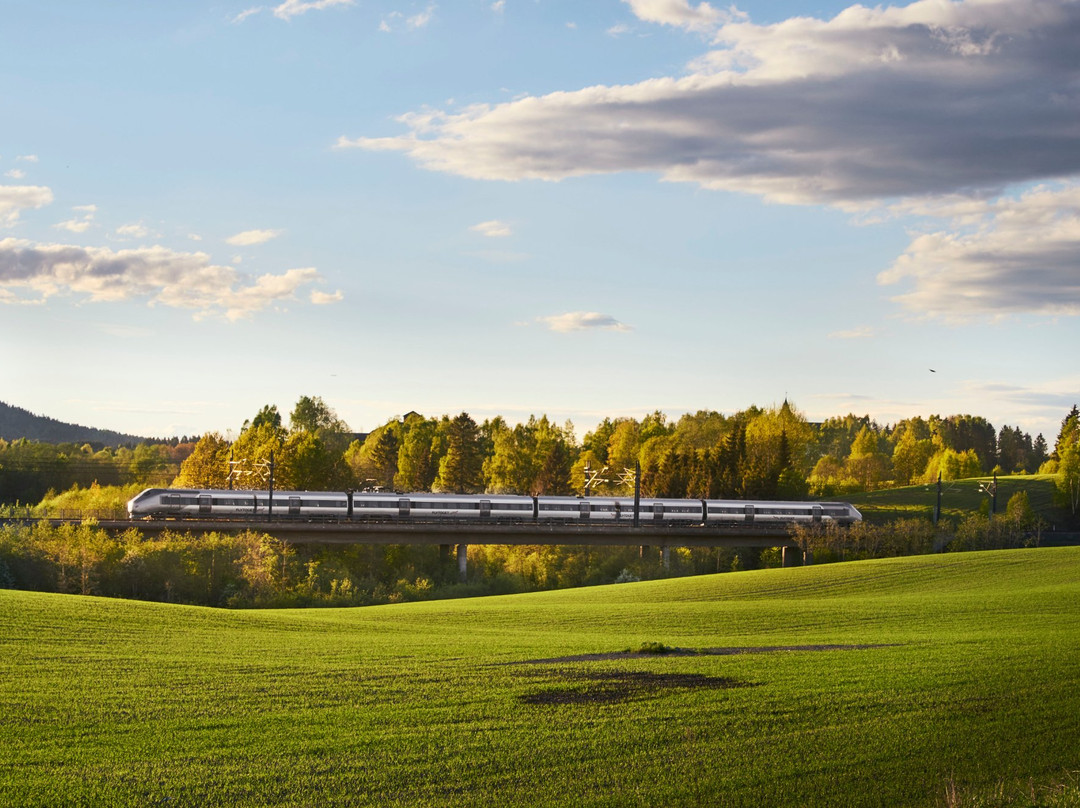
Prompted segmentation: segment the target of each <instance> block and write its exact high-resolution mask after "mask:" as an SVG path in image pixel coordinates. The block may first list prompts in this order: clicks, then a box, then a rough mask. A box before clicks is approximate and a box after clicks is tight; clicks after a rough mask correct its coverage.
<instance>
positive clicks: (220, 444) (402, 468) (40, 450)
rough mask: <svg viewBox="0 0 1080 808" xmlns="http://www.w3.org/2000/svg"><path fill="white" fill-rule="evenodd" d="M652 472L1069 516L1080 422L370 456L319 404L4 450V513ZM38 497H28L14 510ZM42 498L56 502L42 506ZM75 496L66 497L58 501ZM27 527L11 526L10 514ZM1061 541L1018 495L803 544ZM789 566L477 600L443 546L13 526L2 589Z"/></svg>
mask: <svg viewBox="0 0 1080 808" xmlns="http://www.w3.org/2000/svg"><path fill="white" fill-rule="evenodd" d="M638 465H640V469H641V478H640V481H641V489H642V494H643V495H645V496H671V497H693V498H697V497H753V498H800V497H815V498H825V497H838V498H842V497H843V496H844V495H845V494H848V493H854V492H861V491H867V490H874V489H878V488H883V487H887V486H891V485H903V484H910V483H913V482H928V481H932V480H936V479H937V476H938V474H939V473H940V474H941V475H942V477H943V479H946V480H951V479H959V478H962V477H969V476H981V475H984V474H987V473H989V472H991V471H995V470H997V471H998V472H1007V473H1031V472H1042V473H1044V474H1055V475H1056V479H1057V481H1058V490H1059V494H1060V496H1061V500H1062V504H1065V505H1068V506H1070V507H1071V509H1072V512H1073V513H1074V514H1075V513H1076V509H1077V505H1078V504H1080V411H1078V410H1077V408H1076V407H1074V408H1073V409H1072V411H1071V412H1069V413H1068V414H1067V415H1066V416H1065V418H1064V419H1063V421H1062V425H1061V430H1060V432H1059V434H1058V436H1057V439H1056V440H1055V442H1054V446H1053V448H1052V449H1051V448H1050V447H1049V446H1047V444H1046V441H1045V440H1044V439H1043V437H1042V436H1041V435H1039V436H1036V438H1035V439H1032V438H1031V437H1030V436H1029V435H1028V434H1026V433H1023V432H1022V431H1021V430H1020V429H1018V428H1015V427H1008V426H1006V427H1002V428H1001V429H1000V430H995V429H994V427H993V426H992V425H990V424H989V423H988V422H987V421H985V420H984V419H982V418H979V417H976V416H968V415H958V416H949V417H945V418H942V417H938V416H930V417H929V418H925V419H923V418H911V419H907V420H905V421H901V422H899V423H897V424H894V425H888V426H881V425H879V424H876V423H875V422H874V421H872V420H871V419H869V418H868V417H866V416H862V417H858V416H854V415H848V416H844V417H837V418H832V419H829V420H826V421H824V422H822V423H811V422H809V421H808V420H807V419H806V418H805V417H804V416H803V415H802V414H801V413H799V412H798V411H797V410H796V409H795V408H794V407H792V406H791V405H790V404H789V403H787V402H785V403H784V404H782V405H781V406H779V407H773V408H769V409H761V408H756V407H754V408H750V409H748V410H744V411H742V412H739V413H736V414H734V415H730V416H725V415H721V414H719V413H716V412H708V411H703V412H698V413H694V414H688V415H684V416H682V417H681V418H679V419H678V420H677V421H674V422H672V421H669V420H668V419H667V418H666V417H665V416H664V415H663V414H662V413H659V412H655V413H652V414H651V415H648V416H646V417H645V418H643V419H641V420H636V419H630V418H620V419H605V420H604V421H603V422H601V423H600V424H599V425H598V426H597V428H596V429H594V430H592V431H590V432H589V433H588V434H586V435H585V437H584V438H583V439H582V440H581V441H580V442H579V441H578V440H577V439H576V437H575V433H574V429H573V426H572V425H571V424H569V423H567V424H563V425H558V424H555V423H552V422H551V421H550V420H549V419H548V418H547V417H545V416H541V417H539V418H535V417H534V418H530V419H529V420H528V421H527V422H525V423H521V424H515V425H510V424H508V423H507V422H506V421H505V420H503V419H502V418H493V419H489V420H486V421H483V422H482V423H477V422H476V421H475V420H474V419H473V418H472V417H471V416H469V415H468V414H467V413H461V414H459V415H457V416H455V417H449V416H442V417H441V418H429V417H425V416H423V415H420V414H418V413H409V414H408V415H406V416H404V417H401V418H393V419H390V420H389V421H388V422H387V423H385V424H383V425H381V426H380V427H378V428H377V429H375V430H374V431H372V432H371V433H370V434H368V435H366V436H363V438H362V439H360V438H358V437H357V436H356V435H355V434H354V433H353V432H352V431H351V430H350V429H349V427H348V426H347V425H346V424H345V423H344V422H343V421H342V420H341V419H340V418H339V417H338V416H337V414H336V413H335V412H334V411H333V410H332V409H331V408H329V407H328V406H327V405H326V404H325V403H324V402H323V401H322V400H321V399H319V398H309V397H303V398H301V399H300V401H299V402H298V403H297V405H296V407H295V408H294V409H293V410H292V412H291V413H290V416H289V419H288V423H287V424H286V422H285V420H284V419H283V418H282V416H281V414H280V412H279V411H278V409H277V408H276V407H275V406H266V407H263V408H262V409H261V410H260V411H259V412H258V413H256V415H255V416H254V417H253V418H252V419H251V420H249V421H247V422H245V423H244V424H243V425H242V427H241V428H240V430H239V432H238V433H237V434H236V437H235V439H232V440H229V439H226V438H225V437H223V436H222V435H220V434H218V433H210V434H207V435H204V436H203V437H202V438H200V439H199V440H198V441H192V442H186V443H179V444H140V445H138V446H136V447H134V448H126V447H122V448H118V449H98V450H95V449H94V448H92V447H91V446H89V445H83V446H77V445H73V444H66V445H65V444H57V445H54V444H42V443H36V442H33V441H27V440H16V441H11V442H5V441H0V486H2V489H0V490H2V491H3V498H4V500H5V501H7V502H9V503H10V502H14V501H16V500H19V501H21V502H23V503H33V502H38V501H39V500H40V505H39V506H38V508H39V512H43V511H52V512H55V511H56V510H61V509H62V510H65V511H67V512H68V513H83V514H86V513H89V512H93V511H102V510H106V511H113V512H115V511H116V510H118V509H121V508H122V507H123V503H124V502H125V501H126V499H127V498H129V497H131V496H133V495H134V494H135V493H137V492H138V490H139V489H140V488H143V487H147V486H158V485H160V486H167V485H174V486H192V487H214V488H228V487H230V486H233V487H235V488H240V489H242V488H265V487H266V486H267V485H268V483H269V479H270V474H271V473H272V474H273V479H274V484H275V486H276V487H277V488H278V489H279V490H281V489H300V490H304V489H306V490H324V489H331V490H343V489H347V488H352V489H355V490H364V489H368V490H374V489H393V490H399V491H447V492H449V491H453V492H480V491H487V492H491V493H524V494H578V493H583V492H584V489H585V484H586V479H587V474H588V479H589V482H590V486H591V492H592V493H597V494H630V493H632V490H633V488H632V486H633V469H634V468H635V467H636V466H638ZM18 492H22V493H18ZM46 492H49V493H48V496H45V494H46ZM58 492H59V493H58ZM10 510H11V509H10V508H9V511H10ZM1045 527H1046V525H1045V523H1043V522H1042V520H1041V519H1040V518H1039V517H1038V515H1036V514H1034V513H1032V510H1031V507H1030V504H1029V503H1028V500H1027V494H1026V493H1024V492H1018V493H1017V494H1016V495H1015V496H1013V497H1012V498H1011V499H1010V500H1009V502H1008V505H1007V507H1006V509H1005V513H1004V515H999V516H998V517H997V518H994V519H992V520H991V519H988V518H987V516H986V515H985V514H979V513H972V514H970V515H969V516H968V517H966V518H964V519H961V520H960V521H958V522H956V523H952V522H949V521H947V520H945V521H943V522H941V523H940V524H938V525H934V524H932V523H931V521H930V520H929V519H899V520H894V521H891V522H889V523H887V524H870V523H868V522H863V523H861V524H857V525H854V526H852V527H851V528H850V529H846V530H840V529H837V528H836V527H835V526H829V525H826V526H821V527H816V528H813V527H810V528H807V527H802V528H796V529H794V531H793V539H794V540H795V541H796V542H797V543H798V544H799V545H800V546H801V548H802V549H803V550H804V551H806V552H808V553H809V554H812V555H813V556H814V557H815V561H816V562H827V561H834V560H852V559H858V558H875V557H882V556H892V555H907V554H912V553H926V552H937V551H943V550H968V549H991V548H1002V547H1015V546H1027V545H1032V544H1038V543H1039V541H1040V535H1041V531H1042V530H1043V529H1045ZM779 564H780V551H779V550H778V549H776V548H773V549H766V550H760V549H758V550H754V549H726V548H724V549H711V548H682V549H672V550H671V552H670V558H669V564H668V565H666V566H665V565H664V564H663V563H662V562H661V558H660V554H659V552H658V551H657V550H656V549H655V548H653V549H652V550H651V551H649V552H645V553H642V552H639V548H636V547H603V548H596V547H593V548H588V547H573V546H531V547H486V546H470V547H469V548H468V566H469V582H468V583H464V584H463V583H460V582H459V581H458V579H457V568H456V564H454V563H453V561H452V560H451V559H447V558H446V557H444V556H443V555H441V553H440V549H439V548H438V547H407V546H405V547H403V546H367V545H355V546H350V547H333V548H328V547H322V548H320V547H305V546H301V547H294V546H291V545H289V544H288V543H286V542H281V541H278V540H276V539H274V538H272V537H270V536H268V535H266V534H262V533H257V532H248V533H243V534H240V535H227V534H217V533H211V534H207V535H202V534H198V535H196V534H187V533H179V532H177V533H166V534H164V535H163V536H161V537H159V538H153V539H151V538H147V537H145V536H143V535H142V534H141V532H140V531H139V530H138V527H137V525H133V527H132V529H131V530H129V531H127V532H125V533H123V534H122V535H110V534H108V533H106V532H105V531H103V530H101V529H99V528H97V527H96V526H95V524H94V522H93V520H92V519H90V520H88V521H86V522H84V523H83V524H81V525H66V526H63V527H49V526H48V525H44V524H37V525H29V524H19V523H9V524H7V525H4V526H3V527H0V588H3V587H16V588H22V589H38V590H43V591H54V592H69V593H81V594H93V595H108V596H116V597H133V598H144V599H150V600H162V601H170V602H183V603H196V604H205V605H214V606H306V605H364V604H373V603H388V602H395V601H401V600H416V599H424V598H431V597H449V596H455V595H477V594H491V593H510V592H523V591H530V590H534V589H547V588H555V587H565V586H579V585H587V584H597V583H612V582H617V581H632V580H638V579H645V578H655V577H661V576H666V575H681V574H694V573H706V572H718V571H728V570H736V569H747V568H755V567H759V566H777V565H779Z"/></svg>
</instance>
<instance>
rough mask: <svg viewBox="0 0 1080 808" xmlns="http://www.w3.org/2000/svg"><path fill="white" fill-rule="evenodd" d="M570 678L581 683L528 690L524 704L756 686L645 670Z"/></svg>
mask: <svg viewBox="0 0 1080 808" xmlns="http://www.w3.org/2000/svg"><path fill="white" fill-rule="evenodd" d="M566 678H567V679H569V680H571V681H576V682H578V683H579V684H578V685H577V686H574V687H557V688H551V689H548V690H540V691H537V692H536V693H527V694H526V695H524V696H521V697H520V701H521V702H522V703H523V704H533V705H543V706H547V705H563V704H616V703H618V702H624V701H630V700H631V699H635V698H642V697H648V696H653V695H656V694H658V693H660V692H663V691H667V690H699V689H710V690H726V689H730V688H735V687H753V686H754V685H753V684H752V683H750V682H741V681H739V680H738V679H730V678H728V677H725V676H705V675H704V674H700V673H650V672H646V671H606V672H603V673H601V672H575V673H570V674H567V677H566Z"/></svg>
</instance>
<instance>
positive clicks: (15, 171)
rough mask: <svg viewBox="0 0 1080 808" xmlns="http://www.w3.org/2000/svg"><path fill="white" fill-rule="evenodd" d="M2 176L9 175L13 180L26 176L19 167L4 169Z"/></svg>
mask: <svg viewBox="0 0 1080 808" xmlns="http://www.w3.org/2000/svg"><path fill="white" fill-rule="evenodd" d="M4 176H5V177H11V179H13V180H21V179H22V178H23V177H25V176H26V172H25V171H23V170H22V169H21V168H13V169H11V170H10V171H5V172H4Z"/></svg>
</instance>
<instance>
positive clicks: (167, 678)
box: [0, 548, 1080, 806]
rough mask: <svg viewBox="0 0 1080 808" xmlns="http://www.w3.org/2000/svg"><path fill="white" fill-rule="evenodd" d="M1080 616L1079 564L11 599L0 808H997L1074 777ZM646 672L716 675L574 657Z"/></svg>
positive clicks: (1057, 558)
mask: <svg viewBox="0 0 1080 808" xmlns="http://www.w3.org/2000/svg"><path fill="white" fill-rule="evenodd" d="M1078 618H1080V548H1046V549H1035V550H1015V551H1002V552H996V553H969V554H956V555H945V556H927V557H916V558H907V559H889V560H881V561H866V562H855V563H849V564H843V565H829V566H822V567H809V568H799V569H783V570H761V571H755V572H744V573H737V574H728V575H722V576H706V577H699V578H690V579H678V580H665V581H651V582H644V583H630V584H620V585H615V586H609V587H596V588H589V589H579V590H566V591H557V592H543V593H534V594H528V595H516V596H509V597H495V598H486V599H482V600H459V601H438V602H425V603H410V604H398V605H392V606H380V607H369V608H363V609H341V610H330V609H327V610H312V611H277V612H271V611H259V612H242V611H241V612H237V611H219V610H212V609H205V608H196V607H183V606H170V605H164V604H148V603H134V602H127V601H119V600H105V599H97V598H86V597H78V596H58V595H49V594H40V593H30V592H13V591H6V590H5V591H0V626H2V627H3V631H2V633H0V795H2V796H0V802H3V803H6V804H16V805H170V806H176V805H250V806H256V805H289V806H293V805H295V806H302V805H357V806H361V805H373V806H374V805H378V806H383V805H391V806H395V805H400V806H406V805H408V806H413V805H431V806H436V805H493V804H497V805H530V806H535V805H599V806H626V805H642V806H645V805H649V806H651V805H725V806H757V805H776V806H783V805H790V806H796V805H797V806H804V805H805V806H814V805H818V806H826V805H854V806H858V805H889V806H894V805H896V806H901V805H926V806H937V805H964V804H971V805H976V804H979V805H982V804H991V803H987V802H985V801H984V796H985V795H987V794H996V793H998V791H1001V792H1002V793H1006V792H1007V793H1013V792H1016V793H1020V792H1021V791H1023V793H1027V791H1026V790H1032V793H1035V792H1036V791H1037V792H1038V793H1044V792H1045V793H1050V792H1051V791H1052V790H1053V789H1054V788H1055V787H1056V784H1059V783H1061V782H1063V778H1065V777H1066V774H1065V773H1067V772H1075V771H1076V770H1077V769H1078V768H1080V765H1078V764H1080V651H1078V649H1080V619H1078ZM837 646H846V647H842V648H838V647H837ZM645 647H670V648H679V649H712V651H713V652H712V653H701V654H640V653H639V654H635V655H632V656H630V655H620V654H617V653H614V654H610V653H609V655H608V656H606V657H604V658H599V659H591V660H589V661H567V660H565V659H564V658H565V657H573V656H576V655H585V654H605V653H608V652H618V651H619V650H620V649H627V648H631V649H641V648H645ZM754 648H758V649H766V648H768V649H778V648H786V649H789V650H768V651H762V652H760V653H751V652H749V649H754ZM718 649H739V650H740V652H739V653H726V654H724V653H720V652H719V650H718ZM560 659H562V660H563V661H559V660H560ZM536 660H549V661H547V662H536ZM551 660H554V661H551ZM1072 782H1073V783H1075V780H1073V781H1072ZM1033 784H1034V785H1033ZM1070 793H1072V794H1073V795H1074V796H1075V788H1073V790H1072V792H1070ZM964 795H972V796H971V797H970V799H969V800H968V802H967V803H965V802H964V800H965V799H967V798H965V796H964ZM1002 804H1005V803H1002ZM1008 804H1014V803H1008ZM1015 804H1026V803H1015ZM1031 804H1036V803H1031ZM1053 804H1055V805H1067V804H1076V803H1075V802H1067V801H1066V802H1057V803H1053Z"/></svg>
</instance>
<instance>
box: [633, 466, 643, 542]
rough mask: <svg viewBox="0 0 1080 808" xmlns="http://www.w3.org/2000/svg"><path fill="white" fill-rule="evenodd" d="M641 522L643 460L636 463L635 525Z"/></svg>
mask: <svg viewBox="0 0 1080 808" xmlns="http://www.w3.org/2000/svg"><path fill="white" fill-rule="evenodd" d="M640 524H641V461H640V460H638V461H637V462H636V463H634V527H638V526H639V525H640Z"/></svg>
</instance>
